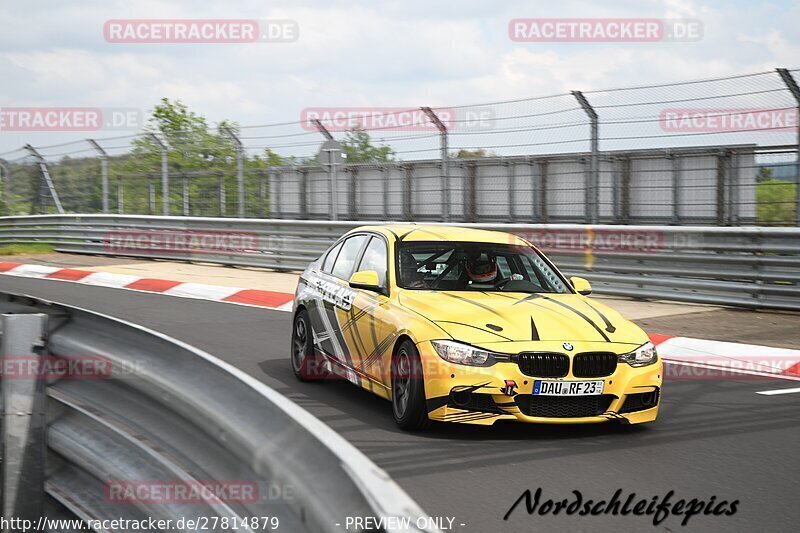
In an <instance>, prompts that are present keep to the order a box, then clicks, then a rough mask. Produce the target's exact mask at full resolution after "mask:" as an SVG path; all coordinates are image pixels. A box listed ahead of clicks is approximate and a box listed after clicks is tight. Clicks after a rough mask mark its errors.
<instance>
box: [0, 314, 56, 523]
mask: <svg viewBox="0 0 800 533" xmlns="http://www.w3.org/2000/svg"><path fill="white" fill-rule="evenodd" d="M2 327H3V339H2V348H1V349H2V353H0V357H1V358H2V360H3V363H4V364H3V367H4V368H20V367H21V366H23V365H18V364H15V362H16V363H19V362H20V361H19V360H20V359H23V360H32V361H31V362H35V363H40V362H41V361H42V360H43V359H44V358H45V357H47V354H46V353H44V350H43V349H44V347H45V336H46V332H47V315H45V314H41V313H35V314H34V313H31V314H4V315H2ZM40 366H41V365H38V364H33V365H28V364H25V365H24V367H25V368H31V367H33V368H38V367H40ZM30 374H32V375H28V374H26V373H23V374H21V375H19V376H14V377H13V378H12V379H8V378H9V377H8V376H3V377H4V378H5V379H3V387H2V400H3V422H2V449H3V463H2V516H4V517H6V518H11V517H14V518H17V519H19V520H31V521H33V523H36V522H37V521H38V520H39V518H40V517H41V516H42V515H43V513H44V476H45V471H44V470H45V468H44V465H45V456H46V453H47V452H46V446H47V441H46V434H45V432H46V425H47V415H46V413H45V408H46V405H45V403H46V396H45V379H46V376H45V375H44V374H43V373H42V372H30ZM15 530H16V528H11V527H10V526H9V527H7V528H5V529H4V531H8V532H10V531H15Z"/></svg>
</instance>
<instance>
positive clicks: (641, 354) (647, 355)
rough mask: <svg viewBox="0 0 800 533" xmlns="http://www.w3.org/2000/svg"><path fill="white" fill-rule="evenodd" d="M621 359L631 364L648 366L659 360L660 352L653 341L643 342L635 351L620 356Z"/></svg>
mask: <svg viewBox="0 0 800 533" xmlns="http://www.w3.org/2000/svg"><path fill="white" fill-rule="evenodd" d="M619 360H620V361H621V362H623V363H628V364H629V365H631V366H647V365H652V364H653V363H655V362H656V361H658V353H656V347H655V346H653V343H652V342H648V343H645V344H642V345H641V346H639V347H638V348H636V349H635V350H634V351H632V352H630V353H626V354H622V355H620V356H619Z"/></svg>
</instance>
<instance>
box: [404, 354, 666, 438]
mask: <svg viewBox="0 0 800 533" xmlns="http://www.w3.org/2000/svg"><path fill="white" fill-rule="evenodd" d="M417 348H418V350H419V352H420V357H421V359H422V361H423V367H424V378H425V396H426V399H427V406H428V416H429V417H430V418H431V419H432V420H438V421H443V422H459V423H465V424H479V425H492V424H494V423H495V422H497V421H500V420H516V421H520V422H533V423H544V424H591V423H599V422H608V421H611V420H617V421H620V422H623V423H627V424H641V423H643V422H651V421H653V420H655V419H656V417H657V416H658V408H659V405H660V403H661V397H660V396H661V384H662V376H663V366H662V363H661V360H660V359H659V360H658V361H657V362H655V363H653V364H651V365H648V366H645V367H638V368H635V367H631V366H630V365H627V364H625V363H619V364H618V365H617V368H616V370H615V371H614V372H613V373H612V374H611V375H608V376H604V377H597V378H576V377H574V376H573V374H572V364H570V370H569V372H568V374H567V375H566V376H565V377H563V378H540V377H533V376H529V375H525V374H524V373H523V372H522V371H521V370H520V368H519V366H518V365H517V363H515V362H497V363H495V364H494V365H492V366H488V367H474V366H466V365H458V364H454V363H450V362H447V361H445V360H443V359H441V358H440V357H439V356H438V354H436V352H435V351H434V348H433V346H432V345H431V344H430V342H423V343H420V344H418V345H417ZM580 351H581V349H580V347H579V346H578V345H577V344H576V350H575V354H577V353H579V352H580ZM587 351H588V350H587ZM612 351H613V350H612ZM617 351H618V352H619V353H624V352H625V349H624V348H619V349H618V350H617ZM537 379H548V380H551V379H553V380H557V381H599V380H602V381H603V382H604V388H603V394H602V395H599V396H566V397H564V396H538V395H537V396H533V387H534V382H535V381H536V380H537ZM512 382H513V384H514V385H516V386H515V387H511V388H510V387H509V385H510V384H511V383H512Z"/></svg>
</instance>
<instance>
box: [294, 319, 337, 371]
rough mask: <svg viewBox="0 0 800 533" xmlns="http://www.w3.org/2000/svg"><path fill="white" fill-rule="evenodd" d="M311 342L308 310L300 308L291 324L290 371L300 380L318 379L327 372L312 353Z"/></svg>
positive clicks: (321, 362) (320, 361)
mask: <svg viewBox="0 0 800 533" xmlns="http://www.w3.org/2000/svg"><path fill="white" fill-rule="evenodd" d="M312 343H313V333H312V332H311V321H310V320H309V317H308V311H306V310H305V309H300V310H299V311H298V312H297V314H296V315H295V317H294V323H293V324H292V371H293V372H294V375H295V377H296V378H297V379H299V380H300V381H318V380H320V379H324V378H325V377H326V376H327V374H328V372H327V370H326V369H325V368H324V367H323V361H322V359H321V358H319V357H317V356H316V355H315V354H314V346H313V344H312Z"/></svg>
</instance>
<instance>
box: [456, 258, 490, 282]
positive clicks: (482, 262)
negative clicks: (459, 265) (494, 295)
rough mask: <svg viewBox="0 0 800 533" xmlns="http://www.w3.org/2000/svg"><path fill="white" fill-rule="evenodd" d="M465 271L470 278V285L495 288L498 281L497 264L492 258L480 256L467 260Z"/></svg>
mask: <svg viewBox="0 0 800 533" xmlns="http://www.w3.org/2000/svg"><path fill="white" fill-rule="evenodd" d="M464 270H466V271H467V276H469V281H470V285H472V286H475V285H486V286H493V285H494V282H495V280H496V279H497V263H496V262H495V260H494V259H493V258H492V257H488V256H483V255H481V256H478V257H476V258H469V259H467V260H466V262H465V265H464Z"/></svg>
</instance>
